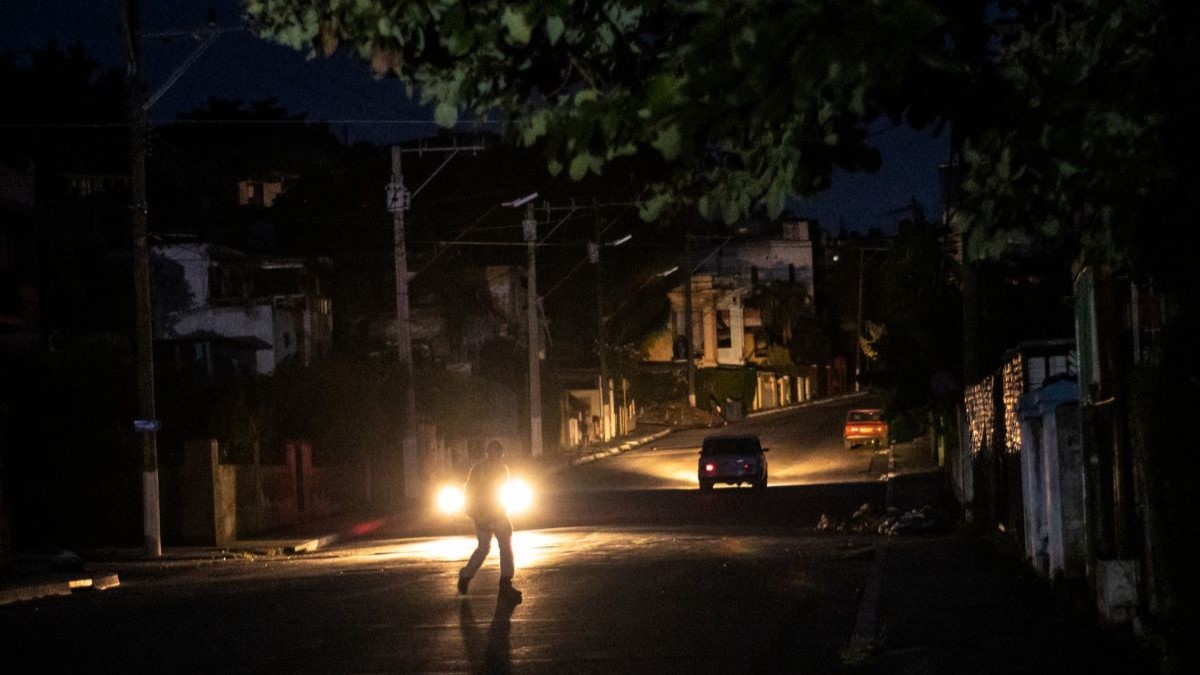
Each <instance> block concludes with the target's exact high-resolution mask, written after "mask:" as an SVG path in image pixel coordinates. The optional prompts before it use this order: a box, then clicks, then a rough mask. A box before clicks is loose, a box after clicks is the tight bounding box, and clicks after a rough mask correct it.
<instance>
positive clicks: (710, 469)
mask: <svg viewBox="0 0 1200 675" xmlns="http://www.w3.org/2000/svg"><path fill="white" fill-rule="evenodd" d="M704 470H705V471H707V472H709V473H712V472H714V471H716V470H717V467H716V466H715V465H713V464H705V465H704Z"/></svg>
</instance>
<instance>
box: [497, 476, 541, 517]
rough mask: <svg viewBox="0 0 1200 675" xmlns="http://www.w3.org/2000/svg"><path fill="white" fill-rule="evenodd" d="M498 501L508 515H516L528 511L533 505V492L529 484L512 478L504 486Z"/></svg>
mask: <svg viewBox="0 0 1200 675" xmlns="http://www.w3.org/2000/svg"><path fill="white" fill-rule="evenodd" d="M500 499H501V500H502V501H503V502H504V508H506V509H508V513H509V514H510V515H517V514H521V513H524V512H526V511H528V510H529V507H530V506H532V505H533V490H532V489H531V488H530V487H529V484H528V483H526V482H525V481H523V480H521V479H520V478H514V479H511V480H509V481H508V483H506V484H505V485H504V490H503V492H501V493H500Z"/></svg>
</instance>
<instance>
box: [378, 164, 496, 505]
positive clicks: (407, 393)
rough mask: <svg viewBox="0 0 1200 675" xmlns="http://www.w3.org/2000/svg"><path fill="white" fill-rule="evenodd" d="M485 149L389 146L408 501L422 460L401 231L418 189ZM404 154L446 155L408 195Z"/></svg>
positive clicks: (416, 492) (417, 490)
mask: <svg viewBox="0 0 1200 675" xmlns="http://www.w3.org/2000/svg"><path fill="white" fill-rule="evenodd" d="M484 149H485V148H484V146H482V145H470V146H460V145H458V144H457V143H455V144H454V145H450V146H445V147H436V148H430V147H426V146H424V145H421V146H418V147H415V148H401V147H400V146H398V145H393V146H392V180H391V182H389V183H388V186H387V205H388V210H389V211H391V212H392V241H393V247H394V249H393V256H394V258H395V266H396V329H397V336H398V337H397V340H396V354H397V358H398V360H399V362H400V377H401V379H402V380H403V381H402V382H401V385H402V386H403V388H404V393H403V396H404V403H403V406H404V429H403V439H402V441H401V460H402V465H403V470H404V495H403V497H404V499H408V500H412V499H418V498H420V496H421V480H422V475H421V471H422V466H423V463H424V458H423V457H422V451H421V447H420V444H419V443H418V441H417V392H416V383H415V382H414V380H413V358H412V320H411V316H410V311H409V302H408V245H407V242H406V235H405V231H404V230H405V222H404V214H405V213H406V212H407V211H408V209H409V208H410V207H411V206H412V200H413V198H414V197H416V196H417V195H418V194H420V193H421V190H424V189H425V186H426V185H429V182H430V181H431V180H433V179H434V177H435V176H437V175H438V173H440V172H441V170H442V169H444V168H446V165H447V164H449V163H450V160H452V159H454V158H455V157H457V156H458V153H459V152H463V151H467V152H472V153H475V152H478V151H480V150H484ZM406 152H408V153H417V154H418V155H424V154H425V153H442V154H445V153H449V154H448V156H447V157H446V159H445V160H443V161H442V163H441V164H440V165H438V168H436V169H434V170H433V173H431V174H429V177H428V178H426V179H425V182H423V183H421V184H420V185H419V186H418V187H417V189H416V190H413V191H412V192H409V191H408V187H407V186H406V185H405V184H404V171H403V169H402V167H401V163H400V157H401V155H403V154H404V153H406Z"/></svg>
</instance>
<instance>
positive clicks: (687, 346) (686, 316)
mask: <svg viewBox="0 0 1200 675" xmlns="http://www.w3.org/2000/svg"><path fill="white" fill-rule="evenodd" d="M683 269H684V272H685V273H684V277H683V326H684V327H683V349H684V351H685V352H686V353H685V354H684V359H685V360H686V362H687V390H688V405H690V406H692V407H693V408H695V407H696V366H695V364H694V363H692V354H693V349H692V236H691V235H689V234H685V235H683Z"/></svg>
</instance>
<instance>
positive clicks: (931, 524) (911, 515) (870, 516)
mask: <svg viewBox="0 0 1200 675" xmlns="http://www.w3.org/2000/svg"><path fill="white" fill-rule="evenodd" d="M949 527H950V523H949V521H948V520H947V519H946V518H944V517H941V516H939V515H938V514H935V513H934V510H933V507H931V506H928V505H926V506H922V507H921V508H917V509H911V510H909V511H905V512H901V511H900V510H899V509H896V508H889V509H887V510H886V511H885V512H883V513H879V512H877V511H876V510H875V509H873V508H872V507H871V505H870V504H863V505H862V506H860V507H858V510H857V511H855V512H854V514H853V515H851V516H850V517H849V518H844V519H840V520H838V521H837V522H834V521H832V520H831V519H830V517H829V515H828V514H824V513H822V514H821V519H820V520H819V521H818V522H817V528H816V529H817V530H818V531H822V532H827V531H832V532H844V533H856V534H885V535H895V534H915V533H926V532H945V531H947V530H948V529H949Z"/></svg>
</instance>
